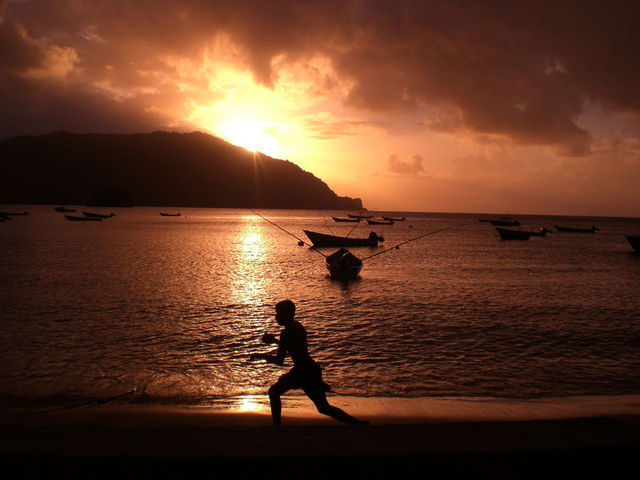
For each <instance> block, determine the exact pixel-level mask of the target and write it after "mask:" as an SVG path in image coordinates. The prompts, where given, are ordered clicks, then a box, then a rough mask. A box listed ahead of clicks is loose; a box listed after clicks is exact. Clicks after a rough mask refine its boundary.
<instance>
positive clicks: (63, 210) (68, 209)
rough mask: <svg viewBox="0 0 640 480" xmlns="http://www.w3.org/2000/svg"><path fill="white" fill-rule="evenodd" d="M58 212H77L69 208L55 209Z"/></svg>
mask: <svg viewBox="0 0 640 480" xmlns="http://www.w3.org/2000/svg"><path fill="white" fill-rule="evenodd" d="M53 209H54V210H55V211H56V212H60V213H73V212H75V211H76V210H75V208H67V207H53Z"/></svg>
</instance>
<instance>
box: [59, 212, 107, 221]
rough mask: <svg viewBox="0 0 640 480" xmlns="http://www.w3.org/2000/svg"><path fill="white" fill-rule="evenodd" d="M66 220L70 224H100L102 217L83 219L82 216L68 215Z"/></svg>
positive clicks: (65, 216)
mask: <svg viewBox="0 0 640 480" xmlns="http://www.w3.org/2000/svg"><path fill="white" fill-rule="evenodd" d="M64 218H66V219H67V220H69V221H70V222H99V221H101V220H102V218H101V217H81V216H80V215H67V214H66V213H65V215H64Z"/></svg>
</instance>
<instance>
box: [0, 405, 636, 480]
mask: <svg viewBox="0 0 640 480" xmlns="http://www.w3.org/2000/svg"><path fill="white" fill-rule="evenodd" d="M285 413H291V412H285ZM365 418H366V419H367V420H368V421H370V422H371V424H370V425H367V426H356V427H350V426H343V425H340V424H338V423H336V422H334V421H332V420H331V419H328V418H325V417H321V416H319V415H317V414H313V412H309V411H305V410H304V409H301V410H296V411H295V412H293V414H289V415H288V416H285V417H284V423H285V425H284V426H281V427H273V426H271V420H270V417H269V415H268V413H266V412H264V411H259V412H258V413H240V412H233V413H229V412H225V411H215V410H214V411H212V410H211V409H207V408H163V407H149V406H145V407H142V406H140V407H137V406H136V407H131V406H127V407H117V406H105V407H96V408H76V409H72V410H68V411H59V412H49V413H47V414H45V415H25V416H22V417H19V416H15V417H14V418H13V419H12V420H6V419H5V420H4V421H3V422H2V424H1V425H0V432H1V434H0V455H1V456H2V459H3V461H4V464H5V465H7V466H11V467H12V468H13V467H17V468H18V469H19V470H20V472H21V476H25V475H26V476H27V477H42V476H49V475H53V474H57V473H60V474H64V475H66V476H67V477H69V476H72V477H77V478H80V477H88V478H96V477H100V478H106V477H113V476H115V475H118V476H119V475H126V476H127V477H131V476H134V475H144V478H153V477H156V478H157V477H160V478H193V477H198V478H220V477H222V476H231V477H232V478H255V477H262V478H265V477H266V478H272V477H276V476H277V477H281V476H282V475H295V476H296V477H299V478H305V477H307V478H321V477H322V478H344V477H351V478H383V477H384V478H387V477H388V476H389V475H402V476H403V477H405V476H409V475H412V476H414V475H418V474H419V475H420V477H434V476H437V477H445V476H446V477H448V478H450V477H452V476H453V477H460V476H473V477H475V478H478V477H485V478H549V477H551V478H559V477H568V478H575V477H576V476H577V475H581V474H584V475H587V474H589V475H603V476H605V475H606V476H607V477H612V476H616V475H617V474H620V475H621V474H622V473H623V472H624V471H625V469H626V468H628V467H633V466H634V465H635V463H636V461H637V460H636V459H637V458H638V454H640V416H636V415H619V416H592V417H581V418H564V419H561V418H555V419H536V420H512V421H505V420H501V421H486V420H485V421H460V420H458V421H451V420H447V419H434V418H425V417H424V416H422V417H410V416H406V415H405V416H402V417H390V416H389V417H385V416H384V415H380V414H376V415H370V416H367V417H365ZM415 469H418V471H417V472H416V473H410V472H412V471H413V470H415Z"/></svg>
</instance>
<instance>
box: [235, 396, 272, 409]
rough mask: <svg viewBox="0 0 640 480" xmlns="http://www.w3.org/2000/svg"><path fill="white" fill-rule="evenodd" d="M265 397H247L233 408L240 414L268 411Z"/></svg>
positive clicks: (238, 401)
mask: <svg viewBox="0 0 640 480" xmlns="http://www.w3.org/2000/svg"><path fill="white" fill-rule="evenodd" d="M263 397H264V395H263V396H262V397H259V396H257V395H246V396H243V397H240V398H238V399H237V403H236V404H235V405H234V406H233V407H232V409H233V410H235V411H238V412H263V411H265V410H267V405H265V400H264V398H263Z"/></svg>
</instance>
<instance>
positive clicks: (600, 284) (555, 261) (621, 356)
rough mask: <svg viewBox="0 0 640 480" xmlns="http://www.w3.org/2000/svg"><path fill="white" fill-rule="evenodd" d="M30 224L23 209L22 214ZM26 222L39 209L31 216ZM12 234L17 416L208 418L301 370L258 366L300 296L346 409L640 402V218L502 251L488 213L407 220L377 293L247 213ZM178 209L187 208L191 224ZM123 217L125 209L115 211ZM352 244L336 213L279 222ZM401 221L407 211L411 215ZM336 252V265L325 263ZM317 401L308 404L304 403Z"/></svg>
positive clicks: (379, 264) (58, 217) (9, 351)
mask: <svg viewBox="0 0 640 480" xmlns="http://www.w3.org/2000/svg"><path fill="white" fill-rule="evenodd" d="M3 208H4V209H11V210H15V209H16V208H17V207H14V208H10V207H7V206H5V207H3ZM20 209H22V207H20ZM24 209H27V210H29V211H30V215H29V216H27V217H16V218H14V219H13V220H12V221H7V222H4V223H3V224H0V248H1V251H2V257H1V258H0V281H1V282H2V286H3V287H2V301H1V304H0V322H1V326H2V332H3V334H2V336H0V396H1V397H2V399H3V402H4V403H5V404H8V405H11V404H13V403H16V402H17V403H20V402H30V401H34V402H45V401H46V402H50V403H53V404H55V403H56V402H68V401H69V400H70V399H94V398H97V399H105V398H110V397H113V396H116V395H119V394H122V393H123V392H129V391H134V392H135V393H134V394H132V395H128V396H124V397H120V398H119V401H122V402H133V403H136V402H152V403H153V402H157V403H170V404H178V405H183V404H187V405H209V404H212V403H215V402H219V401H220V400H221V399H222V400H223V401H224V399H229V398H238V397H239V398H245V399H246V398H251V397H250V396H252V395H260V394H263V393H264V392H265V391H266V389H267V387H268V385H269V384H271V383H273V382H274V381H275V380H276V379H277V377H278V376H279V375H280V374H281V373H282V372H283V370H282V369H281V368H278V367H274V366H268V365H266V364H264V363H256V362H252V361H250V360H249V354H250V353H252V352H258V351H266V350H267V348H266V347H265V346H263V345H262V344H261V343H260V341H259V339H260V336H261V335H262V333H264V332H265V331H272V332H274V333H277V330H278V328H277V324H276V323H275V320H274V318H273V307H274V304H275V303H276V302H277V301H278V300H281V299H284V298H290V299H292V300H293V301H294V302H296V304H297V307H298V319H299V320H300V321H302V322H303V324H304V325H305V326H306V327H307V330H308V331H309V334H310V349H311V352H312V355H313V356H314V357H315V358H316V359H317V360H318V361H319V362H320V363H321V364H322V366H323V368H324V372H325V377H326V380H327V382H328V383H329V384H331V385H332V386H333V389H334V392H335V394H337V395H344V396H351V397H366V398H369V397H401V398H406V399H411V398H416V397H469V398H496V397H497V398H505V399H520V400H527V399H551V398H556V397H579V396H618V395H638V394H640V348H639V347H640V295H638V292H639V291H640V255H639V254H636V253H634V252H633V251H632V249H631V247H630V246H629V244H628V243H627V241H626V239H625V237H624V234H625V233H627V234H629V233H640V221H638V220H631V219H629V220H624V219H577V218H573V219H571V218H569V219H557V218H551V217H546V218H545V217H519V218H520V220H521V222H522V223H523V226H524V228H527V227H528V226H531V227H538V226H546V227H547V228H551V227H552V225H553V224H554V223H560V222H562V223H564V224H570V225H584V226H591V225H592V224H597V226H598V227H599V228H600V230H601V231H600V232H598V233H595V234H561V233H557V232H556V233H552V234H550V235H548V236H547V237H546V238H532V239H531V240H529V241H520V242H518V241H501V240H500V239H499V237H498V235H497V233H496V232H495V229H494V228H493V227H491V226H490V225H488V224H486V223H482V222H479V221H478V216H474V215H453V214H452V215H444V214H438V215H435V214H405V215H407V217H408V220H407V221H406V222H398V223H396V224H395V225H393V226H369V225H366V224H365V223H363V224H361V225H360V226H358V227H357V229H356V230H355V231H354V232H353V233H351V235H352V236H367V235H368V234H369V232H370V231H376V232H378V233H381V234H383V235H384V237H385V238H386V241H385V243H383V244H382V246H381V247H378V249H371V248H366V247H365V248H354V249H351V250H352V251H353V252H354V253H355V254H356V255H358V256H359V257H361V258H362V257H366V256H369V255H371V254H373V253H376V252H378V251H380V250H381V249H383V248H388V247H390V246H393V245H395V244H397V243H400V242H403V241H405V240H407V239H409V238H412V237H416V236H419V235H422V234H424V233H427V232H430V231H434V230H437V229H441V228H443V227H448V226H454V225H460V224H463V225H461V226H458V227H456V228H451V229H449V230H446V231H443V232H440V233H438V234H435V235H432V236H428V237H425V238H423V239H421V240H418V241H416V242H412V243H409V244H407V245H404V246H402V247H401V248H400V249H399V250H395V249H392V250H391V251H389V252H387V253H385V254H383V255H379V256H377V257H375V258H372V259H370V260H367V261H365V264H364V268H363V270H362V272H361V275H360V278H359V279H357V280H356V281H353V282H349V283H342V282H338V281H334V280H331V279H330V278H329V277H328V273H327V271H326V269H325V266H324V258H323V257H322V256H321V255H320V254H318V252H316V251H314V250H312V249H310V248H308V247H306V246H303V247H301V246H298V245H297V241H296V240H295V239H294V238H292V237H291V236H289V235H287V234H286V233H284V232H283V231H281V230H279V229H277V228H275V227H273V226H272V225H270V224H269V223H267V222H265V221H264V220H262V219H260V218H259V217H256V216H255V215H253V214H252V213H251V212H250V211H244V210H222V209H180V211H181V212H182V216H181V217H161V216H160V215H159V212H160V211H161V210H162V209H159V208H146V207H145V208H134V209H115V210H113V211H114V212H115V213H116V217H114V218H111V219H107V220H104V221H102V222H68V221H65V219H64V217H63V216H62V214H60V213H56V212H54V211H53V209H52V208H51V207H50V206H38V207H33V206H26V207H24ZM173 210H175V209H173ZM108 211H111V210H108ZM260 213H261V214H263V215H265V216H266V217H268V218H269V219H270V220H272V221H274V222H276V223H277V224H278V225H280V226H282V227H283V228H285V229H286V230H288V231H290V232H292V233H294V234H295V235H296V236H299V237H300V238H304V239H305V240H306V237H304V234H303V233H302V230H303V229H311V230H315V231H321V232H326V233H336V234H346V233H347V232H348V231H350V230H351V229H352V228H353V225H352V224H346V225H340V224H337V223H334V222H332V221H331V215H343V214H344V212H322V211H282V210H280V211H269V210H267V211H261V212H260ZM394 215H398V214H394ZM334 250H335V249H326V250H322V251H323V252H324V253H325V254H328V253H332V252H333V251H334ZM299 393H301V392H298V393H295V392H294V394H299Z"/></svg>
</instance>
